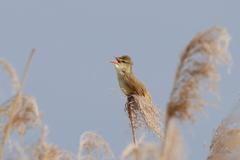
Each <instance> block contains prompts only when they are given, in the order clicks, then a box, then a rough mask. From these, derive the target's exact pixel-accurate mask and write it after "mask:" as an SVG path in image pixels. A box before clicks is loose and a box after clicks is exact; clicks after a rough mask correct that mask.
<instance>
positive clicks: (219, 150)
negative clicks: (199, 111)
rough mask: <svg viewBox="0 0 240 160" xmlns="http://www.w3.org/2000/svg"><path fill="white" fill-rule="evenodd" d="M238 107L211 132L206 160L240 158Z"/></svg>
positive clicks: (237, 159) (239, 111)
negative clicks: (211, 136) (211, 137)
mask: <svg viewBox="0 0 240 160" xmlns="http://www.w3.org/2000/svg"><path fill="white" fill-rule="evenodd" d="M239 114H240V110H239V107H238V109H237V110H235V111H234V112H233V113H232V114H230V115H229V116H228V117H227V118H225V119H223V120H222V122H221V124H220V125H219V126H218V128H217V129H216V130H214V132H213V139H212V142H211V145H210V151H209V156H208V158H207V160H226V159H227V160H239V157H240V127H239V125H238V124H239V122H240V118H239Z"/></svg>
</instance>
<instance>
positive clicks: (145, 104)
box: [125, 94, 164, 139]
mask: <svg viewBox="0 0 240 160" xmlns="http://www.w3.org/2000/svg"><path fill="white" fill-rule="evenodd" d="M125 111H126V113H127V114H128V116H129V118H130V121H131V117H132V120H133V123H132V128H133V129H137V128H145V129H148V130H149V131H150V132H151V133H153V134H154V135H156V136H157V137H159V138H161V139H163V131H162V127H163V124H162V121H163V114H164V113H163V111H162V110H161V109H160V108H159V107H158V106H157V105H156V104H155V103H153V102H152V101H151V100H149V99H146V98H145V97H144V96H139V95H134V94H133V95H131V96H129V97H128V99H127V103H126V105H125Z"/></svg>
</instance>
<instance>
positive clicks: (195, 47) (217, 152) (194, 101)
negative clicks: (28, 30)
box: [0, 27, 240, 160]
mask: <svg viewBox="0 0 240 160" xmlns="http://www.w3.org/2000/svg"><path fill="white" fill-rule="evenodd" d="M229 40H230V38H229V35H228V33H227V30H226V29H224V28H221V27H213V28H211V29H209V30H207V31H205V32H202V33H198V34H197V35H196V37H195V38H193V40H192V41H191V42H190V43H189V44H188V45H187V47H186V49H185V50H184V51H183V53H182V55H181V58H180V64H179V66H178V68H177V72H176V76H175V80H174V84H173V90H172V92H171V95H170V100H169V103H168V105H167V111H166V115H165V122H164V123H165V126H164V131H163V120H164V113H163V111H162V110H160V109H159V108H158V107H157V105H156V104H154V103H152V102H151V101H149V100H146V99H144V98H143V97H139V96H136V95H132V96H130V97H128V99H127V103H126V106H125V110H126V112H127V114H128V116H129V119H130V124H131V128H132V131H133V140H134V142H135V141H136V135H135V129H137V128H145V129H147V130H149V131H150V132H151V133H153V134H154V135H156V136H157V137H159V138H161V139H162V142H160V141H159V143H149V142H144V141H139V142H138V143H136V142H135V144H129V146H127V147H126V149H125V150H124V151H123V153H122V156H121V158H120V159H121V160H183V159H186V155H185V154H184V144H183V143H182V136H181V133H180V131H179V125H180V123H181V122H186V121H195V117H194V115H193V111H195V112H196V113H201V112H202V107H205V106H207V105H208V104H210V103H209V102H208V101H207V100H206V99H204V97H203V95H202V92H201V90H202V89H203V88H205V89H206V90H207V91H209V92H210V93H213V94H214V95H217V82H218V81H219V74H218V65H220V64H226V63H228V62H229V61H230V55H229V54H228V50H227V49H228V43H229ZM34 52H35V50H33V51H32V53H31V54H30V58H29V61H28V63H27V66H26V70H25V72H24V75H23V78H22V79H21V82H20V81H19V78H18V76H17V74H16V72H15V70H14V68H13V67H12V66H11V65H10V64H9V63H8V62H7V61H5V60H2V59H0V64H1V65H2V66H3V68H4V70H5V71H6V72H7V73H8V75H9V76H10V78H11V80H12V85H13V88H14V89H15V90H16V95H15V96H13V97H12V98H10V99H9V100H8V101H7V102H5V103H4V104H2V105H1V106H0V120H1V125H0V135H1V148H0V159H14V160H73V159H76V160H95V159H115V158H114V155H113V152H112V151H111V150H110V148H109V145H108V144H107V143H106V142H105V141H104V140H103V139H102V137H101V136H99V135H97V134H95V133H93V132H86V133H84V134H82V136H81V138H80V142H79V151H78V155H77V156H76V155H73V154H72V153H70V152H67V151H64V150H61V149H59V148H58V147H57V146H56V145H54V144H49V143H48V142H47V140H46V137H47V134H48V130H47V127H46V126H44V125H42V124H41V114H40V113H39V111H38V106H37V103H36V101H35V98H34V97H32V96H30V95H25V94H23V93H22V88H23V85H24V82H25V79H26V77H27V73H28V69H29V66H30V63H31V61H32V57H33V55H34ZM238 122H239V112H235V113H234V114H231V115H230V116H228V117H227V118H225V119H224V120H223V121H222V123H221V124H220V125H219V126H218V128H217V129H216V130H215V131H214V133H213V139H212V143H211V145H210V150H209V156H208V157H207V158H206V159H207V160H237V159H240V158H239V157H240V128H239V127H238V125H237V123H238ZM31 129H40V130H41V133H40V135H41V136H40V137H39V139H38V140H37V141H36V143H35V144H32V145H26V144H25V143H23V142H22V140H23V137H24V136H25V135H26V132H27V131H28V130H31ZM13 133H17V134H18V135H19V142H14V143H11V144H8V143H10V142H11V136H12V135H13ZM8 145H12V147H11V148H12V149H11V150H9V149H7V146H8Z"/></svg>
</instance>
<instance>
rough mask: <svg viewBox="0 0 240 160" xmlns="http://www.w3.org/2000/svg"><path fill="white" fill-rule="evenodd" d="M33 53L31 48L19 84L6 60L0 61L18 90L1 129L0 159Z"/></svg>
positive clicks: (17, 107)
mask: <svg viewBox="0 0 240 160" xmlns="http://www.w3.org/2000/svg"><path fill="white" fill-rule="evenodd" d="M34 53H35V49H33V50H32V52H31V54H30V56H29V60H28V62H27V66H26V69H25V71H24V74H23V77H22V81H21V84H19V82H18V78H17V75H16V72H15V71H14V69H13V68H12V67H11V65H10V64H8V63H7V62H6V61H1V64H2V65H3V66H4V67H5V69H6V71H7V72H8V73H9V75H10V77H11V78H12V80H13V82H14V83H13V84H14V86H15V87H16V88H18V90H17V95H16V96H15V98H14V99H13V100H12V103H11V104H10V106H11V109H10V110H9V114H8V115H9V117H8V118H9V120H8V123H7V124H6V125H5V126H4V129H3V136H2V138H1V139H2V143H1V148H0V159H3V154H4V150H5V145H6V142H7V139H8V137H9V134H10V133H11V130H12V128H13V122H14V120H15V117H16V113H17V111H18V110H19V107H20V108H21V106H20V104H21V99H22V98H21V97H22V88H23V85H24V82H25V80H26V77H27V73H28V69H29V67H30V64H31V61H32V58H33V55H34Z"/></svg>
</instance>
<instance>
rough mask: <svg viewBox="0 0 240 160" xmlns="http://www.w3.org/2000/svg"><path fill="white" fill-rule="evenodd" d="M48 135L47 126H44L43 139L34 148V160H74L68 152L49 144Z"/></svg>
mask: <svg viewBox="0 0 240 160" xmlns="http://www.w3.org/2000/svg"><path fill="white" fill-rule="evenodd" d="M47 135H48V129H47V126H43V127H42V133H41V137H40V138H39V140H38V142H37V144H36V145H35V146H34V147H33V153H32V157H31V159H32V160H73V158H72V157H71V155H70V154H69V153H68V152H66V151H64V150H61V149H59V148H58V147H57V146H56V145H53V144H48V143H47V140H46V138H47Z"/></svg>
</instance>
